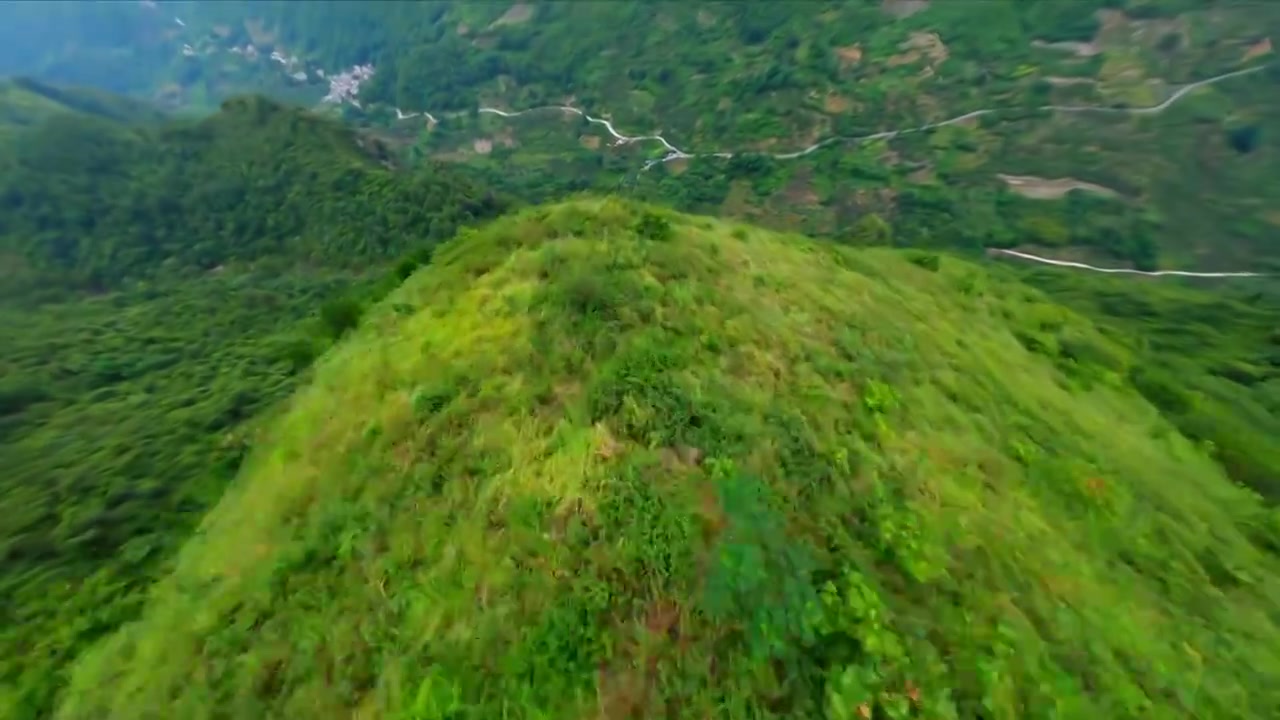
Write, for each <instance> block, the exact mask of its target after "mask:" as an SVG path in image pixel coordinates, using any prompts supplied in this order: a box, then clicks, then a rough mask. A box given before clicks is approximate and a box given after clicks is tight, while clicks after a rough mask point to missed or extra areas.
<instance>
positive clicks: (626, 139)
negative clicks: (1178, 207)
mask: <svg viewBox="0 0 1280 720" xmlns="http://www.w3.org/2000/svg"><path fill="white" fill-rule="evenodd" d="M1266 67H1267V66H1266V65H1258V66H1255V67H1251V68H1245V69H1244V70H1234V71H1232V72H1228V73H1223V74H1221V75H1215V76H1213V77H1211V78H1206V79H1204V80H1199V81H1197V82H1193V83H1190V84H1188V85H1184V86H1182V87H1181V88H1178V90H1176V91H1175V92H1174V93H1173V94H1172V95H1170V96H1169V97H1168V98H1166V99H1165V101H1164V102H1162V103H1160V104H1158V105H1152V106H1150V107H1140V108H1109V107H1096V106H1088V105H1043V106H1041V107H1039V108H1036V109H1037V110H1048V111H1053V112H1068V113H1089V112H1094V113H1108V114H1113V115H1114V114H1119V115H1156V114H1159V113H1161V112H1164V111H1165V110H1167V109H1169V108H1170V107H1172V106H1173V104H1174V103H1176V102H1177V101H1178V100H1180V99H1182V98H1183V97H1185V96H1186V95H1187V94H1188V93H1190V92H1192V91H1194V90H1196V89H1198V88H1202V87H1206V86H1208V85H1212V84H1214V83H1218V82H1222V81H1223V80H1228V79H1230V78H1233V77H1239V76H1241V75H1249V74H1251V73H1256V72H1258V71H1260V70H1264V69H1266ZM1008 109H1009V108H983V109H981V110H973V111H971V112H967V113H965V114H963V115H957V116H955V117H953V118H948V119H946V120H940V121H938V122H932V123H925V124H924V125H919V126H916V127H910V128H903V129H899V130H884V131H881V132H877V133H871V134H869V135H853V136H842V135H836V136H833V137H829V138H826V139H824V140H819V141H818V142H816V143H814V144H812V145H810V146H808V147H806V148H803V149H801V150H796V151H794V152H786V153H760V152H755V151H752V152H749V153H741V152H740V153H733V152H727V151H719V152H698V153H694V152H688V151H685V150H681V149H680V148H678V147H676V146H675V145H674V144H672V143H671V141H669V140H667V139H666V138H665V137H663V136H662V135H656V134H655V135H636V136H631V135H624V134H622V133H620V132H618V130H617V128H615V127H614V126H613V123H612V122H610V121H608V120H605V119H603V118H597V117H592V116H591V115H589V114H587V113H586V112H584V111H582V110H579V109H578V108H575V107H570V106H568V105H543V106H540V107H534V108H528V109H526V110H518V111H515V112H510V111H506V110H499V109H498V108H492V107H481V108H480V110H479V111H480V112H481V113H486V114H492V115H498V116H500V117H504V118H516V117H520V116H522V115H528V114H530V113H536V112H546V111H556V112H567V113H573V114H576V115H581V116H582V117H585V118H586V119H587V121H588V122H591V123H595V124H597V125H602V126H604V129H605V130H607V131H609V134H610V135H612V136H613V137H614V140H615V142H614V145H626V144H629V143H633V142H643V141H646V140H648V141H653V142H657V143H660V144H661V145H662V146H663V147H664V148H666V150H667V154H666V155H665V156H663V157H662V158H659V159H657V160H649V161H648V162H646V163H645V165H644V169H645V170H648V169H649V168H651V167H653V166H654V165H658V164H660V163H666V162H671V161H672V160H681V159H691V158H700V157H716V158H731V157H734V156H735V155H747V154H751V155H765V156H767V157H772V158H774V159H775V160H794V159H795V158H799V157H804V156H805V155H808V154H810V153H812V152H815V151H817V150H820V149H821V148H824V147H826V146H828V145H832V144H834V143H840V142H864V141H868V140H888V139H890V138H894V137H898V136H900V135H909V134H911V133H918V132H924V131H926V130H933V129H935V128H940V127H946V126H947V125H954V124H956V123H961V122H964V121H966V120H971V119H973V118H977V117H982V116H983V115H990V114H991V113H996V112H1000V111H1002V110H1008ZM396 113H397V115H400V114H402V112H401V110H400V109H399V108H396ZM428 116H429V117H430V115H429V114H428Z"/></svg>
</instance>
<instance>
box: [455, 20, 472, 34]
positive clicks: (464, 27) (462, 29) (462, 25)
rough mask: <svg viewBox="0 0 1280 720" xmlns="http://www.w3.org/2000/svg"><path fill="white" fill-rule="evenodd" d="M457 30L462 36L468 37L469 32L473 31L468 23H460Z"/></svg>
mask: <svg viewBox="0 0 1280 720" xmlns="http://www.w3.org/2000/svg"><path fill="white" fill-rule="evenodd" d="M456 32H457V33H458V35H459V36H460V37H466V36H467V33H470V32H471V26H470V25H468V24H466V23H458V29H457V31H456Z"/></svg>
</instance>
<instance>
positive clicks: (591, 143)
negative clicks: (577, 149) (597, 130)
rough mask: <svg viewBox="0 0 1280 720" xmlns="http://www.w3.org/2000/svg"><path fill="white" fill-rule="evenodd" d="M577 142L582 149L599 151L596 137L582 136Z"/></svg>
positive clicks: (598, 141) (597, 137)
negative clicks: (580, 144)
mask: <svg viewBox="0 0 1280 720" xmlns="http://www.w3.org/2000/svg"><path fill="white" fill-rule="evenodd" d="M578 142H580V143H582V147H584V148H586V149H588V150H599V149H600V137H599V136H597V135H583V136H582V137H580V138H578Z"/></svg>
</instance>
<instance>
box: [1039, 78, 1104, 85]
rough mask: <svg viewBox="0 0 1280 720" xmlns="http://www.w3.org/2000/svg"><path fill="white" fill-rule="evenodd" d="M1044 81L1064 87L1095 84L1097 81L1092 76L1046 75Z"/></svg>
mask: <svg viewBox="0 0 1280 720" xmlns="http://www.w3.org/2000/svg"><path fill="white" fill-rule="evenodd" d="M1045 81H1046V82H1048V83H1049V84H1050V85H1056V86H1058V87H1065V86H1067V85H1097V84H1098V81H1097V80H1094V79H1093V78H1086V77H1047V78H1045Z"/></svg>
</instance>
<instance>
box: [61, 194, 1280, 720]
mask: <svg viewBox="0 0 1280 720" xmlns="http://www.w3.org/2000/svg"><path fill="white" fill-rule="evenodd" d="M1045 328H1053V329H1054V330H1053V335H1054V337H1056V338H1057V342H1060V343H1061V344H1062V346H1063V347H1064V348H1066V347H1068V346H1070V347H1071V348H1073V349H1072V350H1071V352H1070V353H1064V354H1063V355H1060V356H1056V357H1055V356H1053V355H1051V354H1046V353H1044V352H1042V351H1041V352H1037V351H1035V350H1033V349H1031V348H1029V347H1028V346H1027V344H1026V343H1025V341H1024V340H1023V339H1022V337H1021V336H1023V335H1025V334H1026V333H1028V332H1044V329H1045ZM1128 357H1129V356H1128V354H1127V351H1126V350H1125V349H1124V347H1123V346H1121V345H1116V344H1115V343H1114V342H1113V341H1112V340H1110V339H1108V337H1107V336H1106V335H1105V334H1101V333H1099V331H1098V330H1097V329H1096V328H1095V327H1094V326H1093V325H1092V323H1091V322H1090V321H1088V320H1087V319H1085V318H1084V317H1082V316H1079V315H1076V314H1074V313H1072V312H1070V311H1066V310H1064V309H1063V308H1062V307H1060V306H1058V305H1055V304H1054V303H1052V302H1051V301H1050V300H1049V299H1048V298H1047V297H1046V296H1044V295H1042V294H1041V293H1039V292H1038V291H1035V290H1032V289H1030V288H1028V287H1026V286H1023V285H1020V284H1018V283H1016V282H1011V281H1008V280H1001V279H999V278H998V277H997V276H995V275H992V274H990V273H989V272H988V271H986V270H984V269H982V268H980V267H977V266H974V265H972V264H970V263H968V262H964V261H960V260H957V259H954V258H949V257H948V258H937V257H931V256H922V255H911V254H903V253H901V252H897V251H889V250H854V249H848V248H839V247H837V246H834V245H831V244H827V243H815V242H812V241H808V240H805V239H803V238H800V237H795V236H790V237H784V236H779V235H776V234H773V233H770V232H767V231H762V230H759V229H755V228H750V227H745V226H741V225H736V224H732V223H726V222H723V221H717V220H712V219H708V218H699V217H691V216H683V215H676V214H671V213H669V212H666V211H661V210H657V209H653V208H648V207H643V206H635V205H632V204H628V203H625V202H621V201H618V200H584V201H579V202H575V203H570V204H564V205H555V206H550V207H544V208H534V209H530V210H526V211H524V212H522V213H520V214H518V215H516V216H514V217H510V218H506V219H503V220H500V221H497V222H495V223H493V224H491V225H488V226H486V227H484V228H482V229H480V230H478V231H466V232H464V233H462V236H461V237H459V238H458V239H456V240H454V241H451V242H450V243H449V244H448V245H446V246H443V247H442V248H441V249H440V250H439V251H438V252H437V253H436V255H435V258H434V259H433V263H432V266H431V267H429V268H426V269H424V270H421V271H419V272H418V273H417V274H415V275H414V276H412V277H410V278H409V279H408V281H407V282H406V283H405V284H404V285H403V286H402V287H401V288H400V289H398V290H397V291H395V292H394V293H392V295H391V296H389V297H388V299H387V300H386V301H385V302H384V304H382V305H381V306H379V307H378V308H376V309H375V310H373V311H372V312H371V313H370V314H369V315H368V316H367V319H366V321H365V322H364V323H363V324H362V326H361V327H360V328H359V329H358V330H357V331H356V332H355V333H354V334H353V335H351V336H350V337H349V338H348V339H347V340H346V341H344V342H342V343H341V344H339V345H338V346H337V347H336V348H335V349H334V350H333V351H332V352H331V353H330V354H329V355H328V356H326V358H325V359H324V360H323V361H322V362H321V364H320V365H319V367H318V368H317V369H316V374H315V379H314V382H313V383H312V384H311V386H310V387H308V388H307V389H305V390H303V391H301V392H300V393H299V394H298V395H297V396H296V397H295V398H294V399H293V400H292V401H291V402H290V404H289V406H288V408H287V409H285V410H284V411H283V412H282V414H281V416H280V418H279V420H278V422H276V423H275V424H274V425H273V427H272V428H271V429H270V430H269V431H267V432H266V435H265V436H264V438H263V440H262V442H261V443H260V445H259V446H258V447H256V448H255V449H254V451H253V456H252V458H251V459H250V460H249V461H248V462H247V463H246V465H245V469H244V472H243V474H242V475H241V477H240V479H239V480H238V481H237V483H236V485H235V486H234V487H233V489H232V490H230V491H229V493H228V494H227V496H226V497H225V498H224V499H223V501H222V502H221V503H220V505H219V506H218V508H217V509H215V510H214V511H213V512H212V513H211V515H210V516H209V517H208V519H207V520H206V522H205V523H204V524H203V525H202V527H201V530H200V532H199V533H198V535H197V536H196V537H195V538H194V539H193V540H192V542H191V543H190V544H189V545H188V546H187V548H186V549H185V550H184V551H183V553H182V554H181V555H180V557H179V559H178V561H177V565H176V568H175V571H174V574H173V575H172V576H171V577H169V578H167V579H165V580H164V581H162V582H161V583H160V584H159V585H158V586H157V588H156V590H155V592H154V594H153V595H152V597H151V598H150V600H149V602H148V606H147V609H146V610H145V611H144V612H143V614H142V616H141V619H140V620H139V621H138V622H137V623H134V624H130V625H128V626H126V627H125V628H124V629H122V630H121V631H120V632H119V633H118V634H116V635H114V636H113V637H111V638H110V639H109V640H107V641H106V642H105V643H104V644H103V645H102V646H100V647H99V648H98V649H96V650H95V651H94V652H92V653H91V654H89V655H88V656H86V657H85V658H84V660H83V661H82V663H81V664H80V665H79V666H78V667H77V669H76V672H75V675H74V678H73V681H72V683H71V686H70V689H69V691H68V692H67V694H66V696H65V700H64V702H63V704H62V705H61V707H60V709H59V712H58V714H57V715H56V716H57V717H60V718H95V720H96V719H101V718H115V717H119V718H136V717H150V716H157V717H158V716H175V715H176V716H180V717H189V718H212V717H294V716H298V715H300V714H305V715H307V716H309V717H317V718H321V717H349V716H352V715H356V716H360V717H367V718H372V717H406V718H407V717H415V718H426V717H452V718H461V717H477V718H479V717H494V716H497V715H500V714H506V715H509V716H514V717H573V716H582V715H595V714H597V713H599V714H601V715H603V716H668V717H672V716H674V717H703V716H706V715H708V714H723V715H725V716H728V717H783V716H788V717H790V716H815V715H819V714H824V715H825V716H826V717H833V718H846V717H847V718H855V717H868V716H873V717H901V718H906V717H986V718H1015V717H1017V718H1027V717H1113V718H1123V717H1147V718H1150V717H1223V718H1226V717H1241V718H1245V717H1265V716H1269V715H1271V714H1273V713H1274V712H1275V711H1276V710H1277V708H1280V696H1277V695H1276V691H1275V688H1274V685H1273V684H1272V683H1270V682H1269V678H1271V677H1274V676H1275V673H1276V672H1278V671H1280V656H1277V654H1276V648H1277V647H1280V644H1277V640H1278V639H1280V638H1278V637H1277V635H1278V634H1280V633H1278V628H1277V623H1278V622H1280V616H1277V610H1276V608H1277V607H1280V605H1277V603H1276V600H1277V599H1280V596H1278V594H1277V593H1280V584H1277V580H1278V579H1280V558H1277V555H1276V553H1277V549H1278V548H1280V546H1278V545H1277V541H1280V537H1277V535H1276V530H1277V526H1276V525H1275V518H1274V516H1269V515H1268V514H1267V511H1265V510H1264V507H1263V506H1262V505H1261V504H1260V503H1259V502H1258V500H1257V498H1256V497H1255V496H1253V495H1252V494H1251V493H1249V492H1247V491H1242V490H1240V489H1239V488H1237V487H1235V486H1233V485H1232V484H1231V483H1230V482H1228V481H1227V479H1226V477H1225V475H1224V474H1223V473H1222V470H1221V469H1220V468H1219V467H1218V466H1217V465H1216V464H1215V463H1214V462H1213V461H1212V460H1211V459H1210V458H1209V457H1208V456H1207V455H1206V454H1205V453H1204V452H1203V451H1202V450H1201V449H1200V448H1198V447H1197V446H1195V445H1193V444H1192V443H1189V442H1188V441H1187V440H1186V439H1185V438H1184V437H1183V436H1182V435H1181V434H1180V433H1179V432H1178V431H1177V430H1176V429H1175V428H1174V427H1173V426H1171V425H1169V424H1168V423H1167V422H1166V421H1165V420H1163V419H1162V417H1161V415H1160V413H1159V412H1157V410H1156V409H1155V408H1153V407H1152V406H1151V405H1149V404H1148V403H1147V402H1146V401H1144V400H1143V399H1142V398H1141V396H1140V395H1138V393H1137V392H1136V391H1135V390H1134V389H1133V388H1132V387H1131V386H1129V385H1128V383H1127V381H1125V380H1124V366H1125V365H1126V364H1127V363H1128V362H1130V360H1128V359H1127V358H1128ZM1268 518H1270V519H1268Z"/></svg>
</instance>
